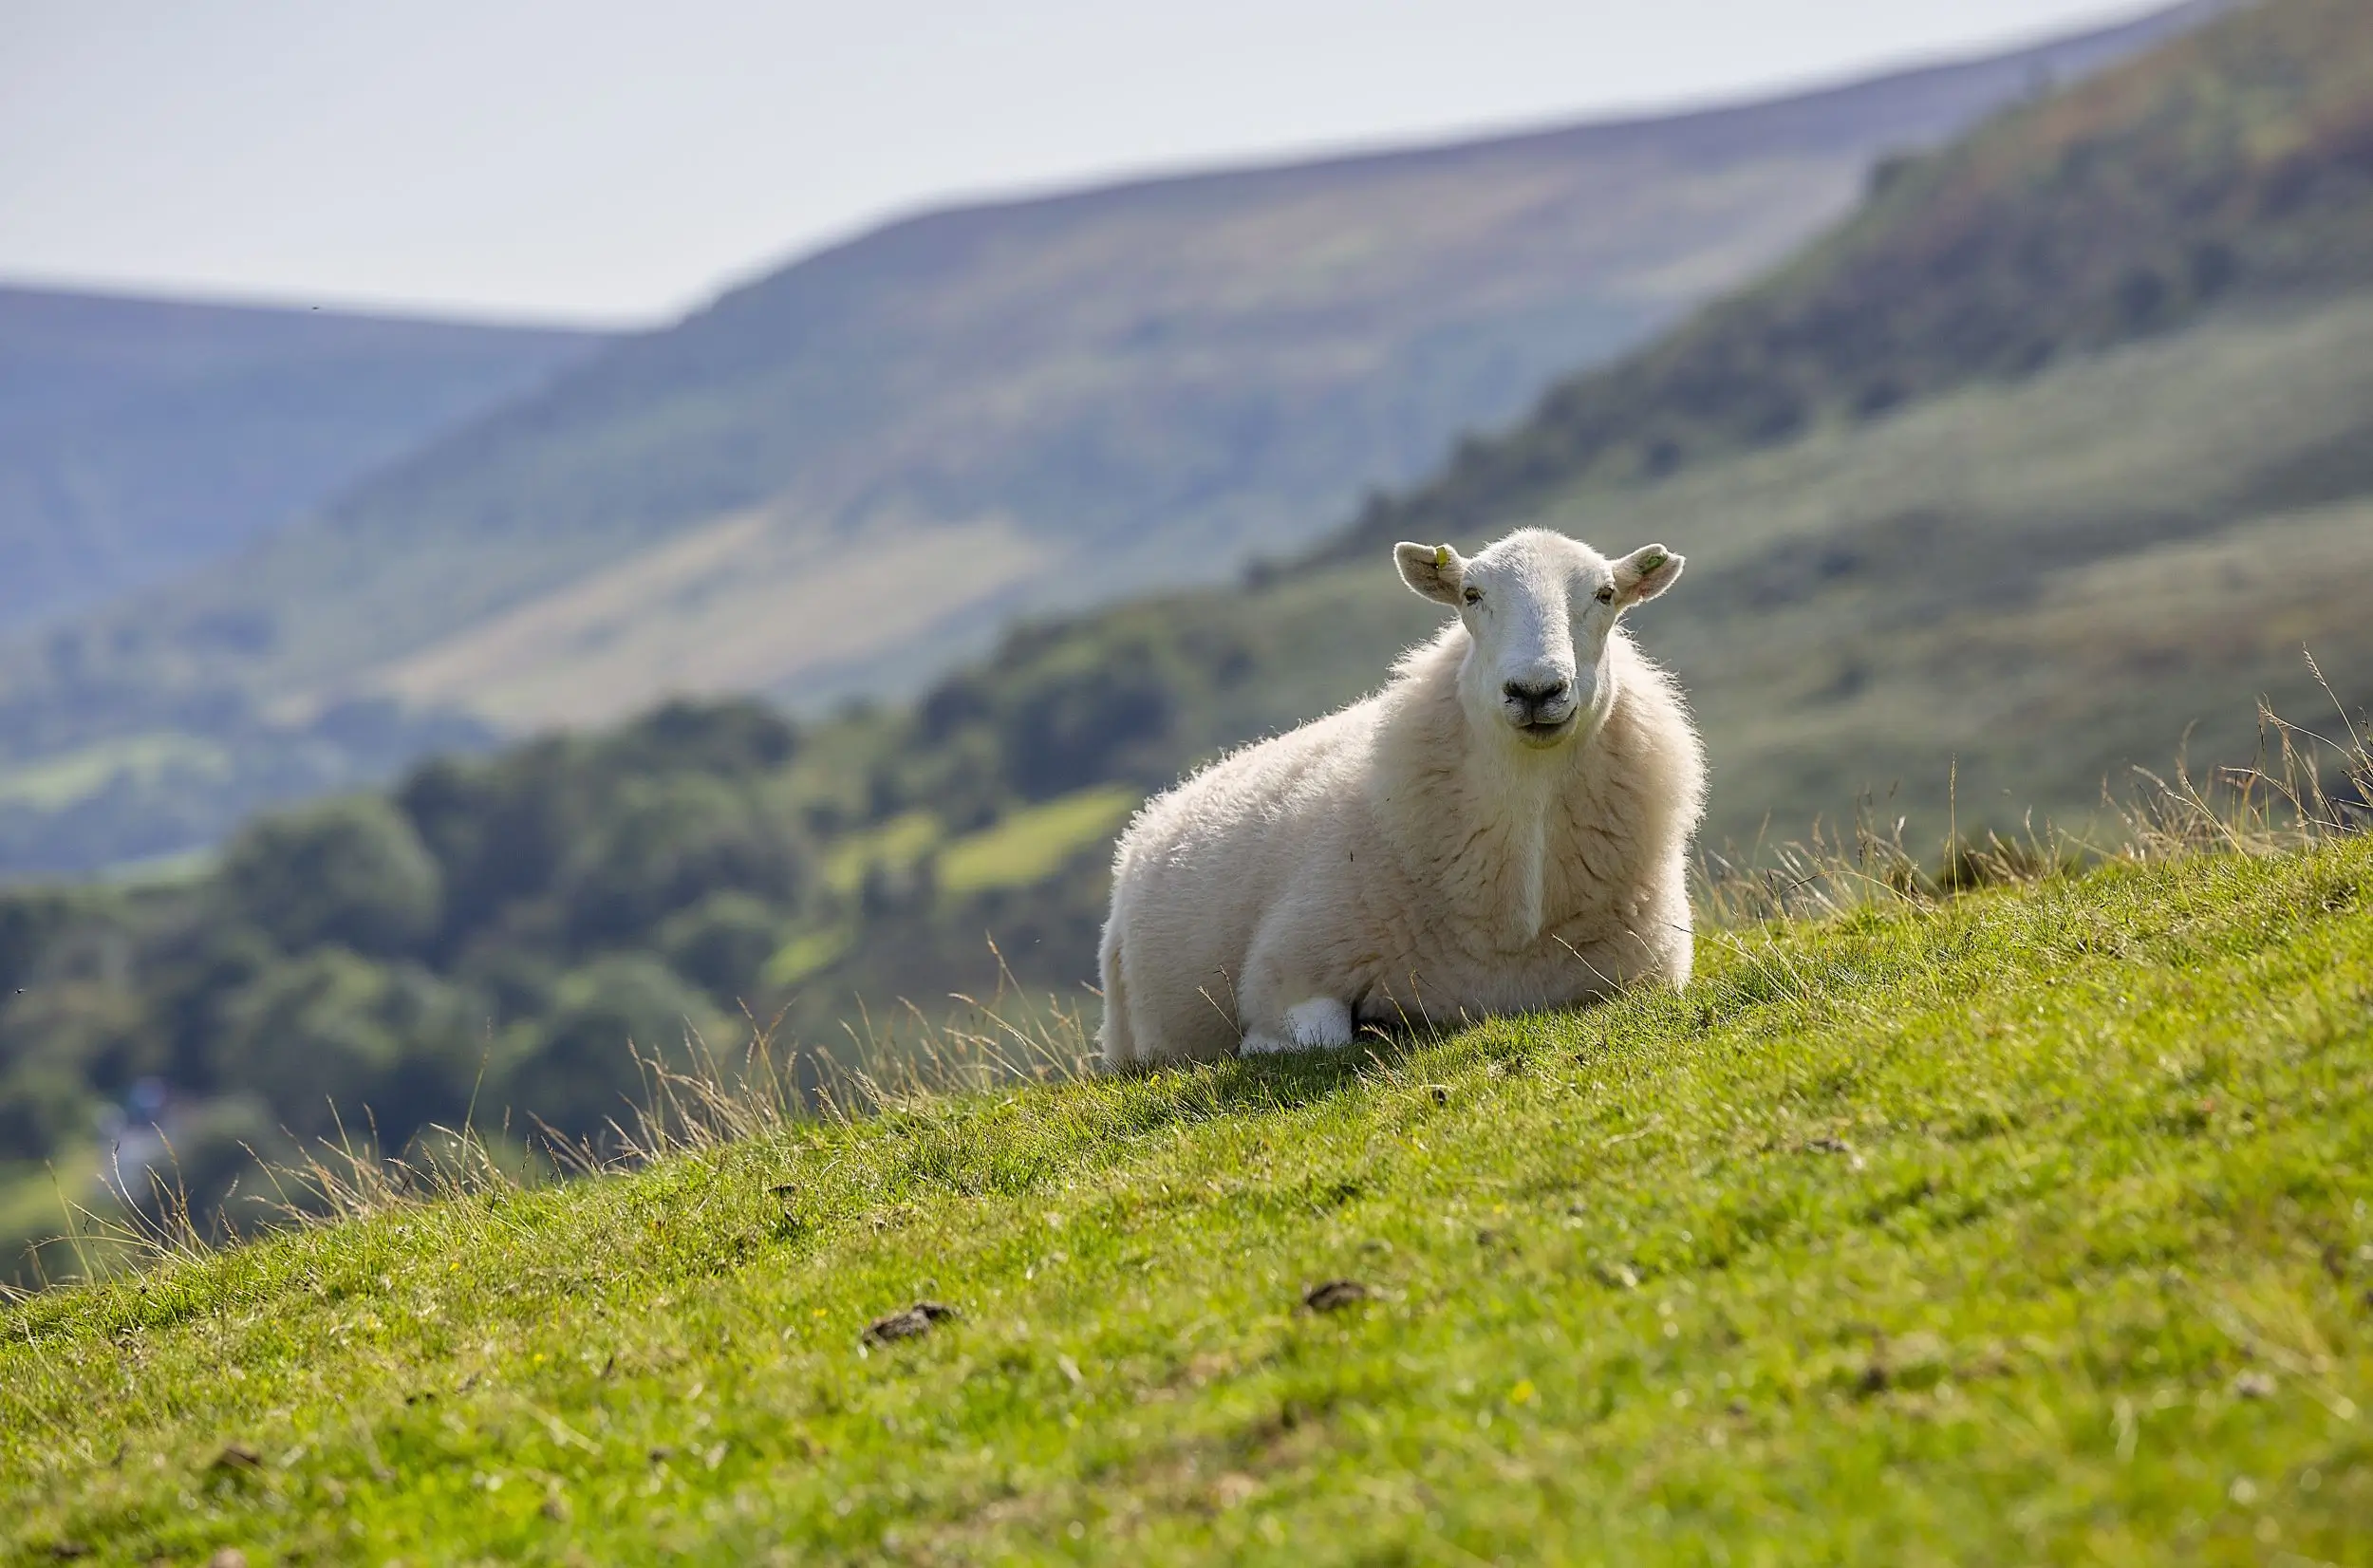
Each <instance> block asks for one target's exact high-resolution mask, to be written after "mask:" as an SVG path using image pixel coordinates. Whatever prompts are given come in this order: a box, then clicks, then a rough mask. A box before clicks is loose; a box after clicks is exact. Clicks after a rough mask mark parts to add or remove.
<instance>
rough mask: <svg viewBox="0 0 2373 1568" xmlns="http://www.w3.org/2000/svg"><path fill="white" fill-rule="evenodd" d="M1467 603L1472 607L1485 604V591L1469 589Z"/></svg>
mask: <svg viewBox="0 0 2373 1568" xmlns="http://www.w3.org/2000/svg"><path fill="white" fill-rule="evenodd" d="M1467 603H1468V604H1470V605H1480V604H1482V603H1483V589H1481V588H1468V589H1467Z"/></svg>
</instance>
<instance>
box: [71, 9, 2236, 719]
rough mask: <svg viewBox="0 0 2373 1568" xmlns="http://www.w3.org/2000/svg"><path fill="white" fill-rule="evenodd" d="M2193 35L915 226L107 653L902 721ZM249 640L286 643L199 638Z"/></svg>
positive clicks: (428, 691) (308, 689)
mask: <svg viewBox="0 0 2373 1568" xmlns="http://www.w3.org/2000/svg"><path fill="white" fill-rule="evenodd" d="M2196 13H2197V8H2192V9H2184V10H2180V11H2177V12H2173V13H2169V14H2167V15H2163V16H2158V17H2154V18H2151V19H2149V20H2146V21H2144V22H2141V23H2137V24H2134V25H2131V26H2129V27H2126V28H2119V29H2115V30H2112V31H2109V32H2105V33H2102V34H2098V35H2094V36H2089V37H2086V38H2083V39H2078V40H2074V41H2071V42H2068V43H2065V44H2059V45H2053V46H2050V47H2044V48H2039V49H2035V50H2030V51H2025V52H2022V53H2018V54H2014V55H2009V56H2006V57H2002V58H1998V59H1991V60H1985V61H1980V62H1976V63H1972V64H1969V65H1953V66H1947V67H1942V68H1938V69H1933V70H1924V71H1917V72H1911V73H1906V74H1902V75H1898V76H1894V77H1887V78H1882V79H1879V80H1878V81H1874V82H1869V83H1865V84H1858V85H1854V86H1849V87H1843V88H1840V89H1836V90H1833V91H1828V92H1822V93H1817V94H1813V95H1809V96H1805V97H1801V98H1792V99H1786V100H1781V101H1777V102H1773V103H1760V104H1752V105H1748V106H1746V107H1741V108H1734V109H1725V110H1720V111H1714V112H1709V113H1700V114H1691V115H1683V116H1679V117H1675V118H1672V119H1665V120H1656V121H1639V122H1630V123H1619V124H1609V125H1588V126H1581V127H1578V128H1573V129H1560V130H1556V131H1550V132H1545V133H1540V134H1535V135H1529V136H1523V137H1515V138H1507V139H1502V140H1491V141H1482V142H1474V143H1468V144H1463V145H1455V146H1448V147H1441V148H1431V149H1426V150H1421V151H1414V152H1404V153H1392V154H1385V155H1378V156H1369V157H1360V158H1353V159H1339V160H1334V161H1328V162H1320V163H1311V164H1301V165H1293V166H1286V167H1280V168H1273V169H1265V170H1252V171H1243V172H1231V173H1224V174H1215V175H1208V176H1197V177H1185V178H1174V179H1164V180H1157V181H1152V182H1145V183H1137V184H1130V185H1122V186H1116V187H1112V188H1110V189H1103V190H1093V191H1087V192H1083V193H1079V194H1075V195H1070V196H1056V197H1052V198H1046V199H1039V200H1032V201H1023V202H1015V203H1006V204H1000V205H994V206H982V207H974V208H965V209H958V210H951V211H946V212H940V213H932V214H926V215H922V216H919V217H915V218H912V219H909V220H906V221H904V222H900V223H895V224H892V225H890V226H888V227H887V228H884V229H882V230H879V231H877V232H875V233H870V234H868V235H865V236H862V237H860V238H858V239H856V240H854V241H852V242H850V243H849V244H847V245H844V246H840V247H837V248H835V249H832V250H830V251H827V252H823V253H820V254H817V255H815V256H813V257H810V258H807V259H805V260H802V261H800V262H798V263H796V264H795V265H793V266H791V267H788V268H785V269H783V270H782V271H777V272H774V273H771V274H769V275H768V276H765V277H763V278H760V279H758V280H757V281H756V282H754V283H751V284H749V285H747V286H745V287H742V288H740V289H735V290H734V291H732V292H731V293H729V294H727V295H725V296H724V297H723V298H721V299H719V301H718V302H717V303H716V304H715V305H714V306H712V307H710V308H707V309H705V310H702V311H701V312H700V313H698V314H696V315H694V316H693V317H691V318H690V319H688V320H686V321H684V322H682V323H681V324H679V325H678V326H676V327H672V328H670V329H668V330H666V331H663V332H659V333H655V334H652V335H650V336H647V337H645V338H642V339H640V340H637V341H635V342H633V343H630V344H626V345H622V346H620V347H619V348H617V349H615V350H614V351H612V352H610V353H608V354H607V355H605V356H603V357H602V358H601V359H599V360H598V361H596V362H595V363H593V364H589V365H587V366H586V367H584V368H583V369H582V370H580V371H579V372H578V373H576V374H575V375H573V376H571V377H570V378H567V379H566V380H564V381H563V382H561V383H558V384H557V385H555V386H553V387H552V388H551V390H550V391H549V392H547V393H545V394H543V395H541V396H538V397H535V398H533V399H529V400H526V401H522V402H521V403H519V404H518V405H517V406H515V407H513V408H511V409H508V410H506V411H505V412H503V413H502V414H500V415H499V416H496V417H494V418H491V419H489V420H484V421H482V422H480V423H479V424H477V425H476V426H475V427H473V428H472V429H470V430H468V431H466V432H463V433H461V434H459V435H457V436H456V437H455V438H453V439H450V440H448V441H445V442H442V443H439V445H437V446H435V447H433V448H431V449H429V450H427V451H424V452H421V453H420V454H417V455H415V456H414V457H411V458H410V459H408V460H407V461H406V462H404V463H403V464H402V465H400V466H398V467H397V468H396V469H394V470H392V471H390V472H389V473H387V474H385V475H384V476H381V477H380V478H379V479H377V480H376V481H375V482H373V483H371V484H369V485H366V486H364V487H362V488H360V489H358V490H356V491H355V492H353V493H352V494H350V495H347V496H346V497H345V498H344V499H343V500H342V501H341V502H340V503H339V504H338V505H337V506H336V507H335V508H333V509H332V510H331V511H330V512H329V513H327V514H326V515H325V516H324V517H323V518H322V519H320V521H319V522H318V523H317V524H316V525H314V526H310V527H308V528H304V529H300V530H297V531H294V532H290V533H289V534H287V535H285V536H283V537H281V538H279V539H277V540H275V541H274V542H273V544H272V545H271V548H269V549H267V550H264V551H260V552H258V553H257V554H255V555H254V556H252V558H250V559H247V560H243V561H242V562H240V563H239V564H238V565H237V566H236V567H235V568H234V569H226V570H224V571H220V572H217V573H215V574H212V575H210V576H206V577H203V578H200V579H197V580H194V581H191V582H188V583H183V584H178V585H177V586H176V588H175V589H174V592H173V594H172V596H171V598H170V599H169V600H164V599H159V600H155V601H149V602H144V603H141V604H140V605H138V606H137V607H131V608H128V609H126V610H124V611H123V612H121V614H119V615H117V616H114V617H112V618H105V617H103V618H101V619H99V620H96V621H93V622H92V623H90V624H89V625H88V626H87V628H86V635H87V638H88V641H89V643H90V644H91V645H92V647H93V648H94V649H95V650H106V649H113V648H116V647H117V646H119V645H120V644H123V643H124V640H125V638H128V639H129V651H128V652H127V653H126V654H125V655H124V657H126V658H128V659H130V660H131V661H133V662H134V663H140V665H141V666H142V667H145V668H149V669H153V670H157V671H160V672H163V673H165V674H167V675H169V676H170V677H171V678H173V679H201V678H202V679H219V680H223V681H233V682H235V683H239V684H241V685H243V686H246V687H249V688H251V689H256V690H260V691H263V692H265V693H267V694H268V695H270V696H271V697H272V698H275V699H280V700H289V701H292V702H293V701H318V700H323V699H325V698H328V697H334V696H339V695H347V694H352V693H355V692H358V691H359V692H379V693H391V694H395V695H400V696H402V697H404V698H406V699H409V700H416V701H424V702H449V703H458V704H460V705H463V706H466V707H468V708H470V709H472V710H473V711H475V712H477V713H479V714H480V715H483V716H491V717H493V718H495V719H499V720H502V721H504V722H506V723H510V724H514V725H521V726H532V725H534V724H537V723H543V722H551V721H554V720H572V721H582V720H589V719H604V718H613V717H617V716H620V715H622V714H624V713H626V712H628V711H631V710H632V709H633V708H636V707H639V706H641V705H644V704H645V703H647V702H649V701H651V700H655V699H656V698H658V697H659V696H661V695H663V694H665V693H667V692H670V691H696V692H697V691H719V690H745V691H746V690H764V689H774V690H781V691H787V692H795V693H796V694H797V695H798V696H800V697H801V698H802V699H803V700H806V701H808V702H811V703H817V702H821V701H822V700H826V699H828V698H830V697H831V696H832V695H835V694H836V693H839V692H845V691H863V692H866V693H869V694H877V695H878V694H881V693H883V692H885V691H890V690H896V689H899V688H901V687H910V686H911V685H912V684H913V683H915V682H917V681H921V680H923V679H925V678H927V677H928V675H930V674H931V673H934V672H935V671H936V670H937V669H938V668H940V667H944V664H945V663H947V662H948V661H949V660H950V659H951V658H952V657H953V656H954V655H955V654H956V653H958V652H960V651H963V650H965V649H968V648H972V647H976V646H979V645H980V644H981V643H983V642H984V641H985V639H986V638H987V636H988V635H989V634H990V632H991V630H992V629H993V628H994V627H995V625H997V624H998V623H999V621H1000V620H1001V619H1002V618H1003V617H1004V616H1005V615H1007V614H1008V613H1010V612H1011V611H1012V610H1014V609H1015V608H1017V607H1039V608H1046V607H1065V606H1077V605H1080V604H1084V603H1088V602H1093V601H1095V600H1099V599H1105V598H1110V597H1112V596H1115V595H1117V594H1120V593H1123V592H1126V591H1129V590H1131V589H1134V588H1142V587H1144V586H1146V585H1149V584H1153V583H1173V584H1174V583H1177V582H1179V581H1181V580H1210V579H1213V578H1216V577H1222V576H1224V575H1225V574H1227V573H1228V572H1229V571H1231V570H1233V569H1236V568H1237V567H1238V566H1240V565H1241V564H1242V563H1243V561H1244V560H1245V559H1246V558H1247V557H1248V556H1250V555H1252V554H1254V553H1272V554H1274V553H1278V552H1281V551H1291V550H1294V549H1297V548H1299V547H1300V546H1302V545H1304V544H1306V543H1308V542H1309V541H1311V540H1313V539H1314V538H1316V537H1317V535H1318V533H1319V532H1321V531H1322V530H1324V529H1326V528H1328V527H1331V526H1334V525H1335V524H1336V523H1338V522H1339V521H1340V519H1341V518H1342V517H1344V516H1345V515H1347V514H1348V513H1349V512H1350V511H1351V510H1352V506H1353V503H1354V501H1355V498H1356V496H1357V495H1358V494H1359V491H1360V488H1361V487H1363V486H1368V485H1375V484H1395V483H1400V482H1404V481H1406V480H1409V479H1411V478H1414V477H1415V476H1417V475H1418V474H1419V473H1421V472H1422V470H1423V468H1424V466H1425V465H1427V464H1429V463H1430V462H1432V461H1433V460H1434V458H1435V457H1436V455H1437V453H1438V452H1439V451H1440V450H1441V448H1442V447H1443V446H1444V445H1445V444H1447V443H1448V440H1449V439H1451V438H1452V437H1454V436H1455V435H1457V434H1458V433H1459V432H1460V431H1462V430H1466V429H1470V428H1475V427H1478V426H1485V425H1490V424H1495V423H1497V422H1499V421H1500V420H1504V419H1507V418H1509V417H1512V416H1513V415H1515V414H1516V413H1517V412H1518V411H1519V410H1520V409H1521V408H1522V407H1523V405H1524V404H1525V402H1526V401H1529V400H1530V399H1531V398H1533V397H1534V396H1536V395H1537V394H1538V392H1539V390H1540V388H1541V387H1542V385H1544V384H1545V383H1547V382H1548V380H1549V379H1550V378H1551V377H1553V376H1555V375H1557V374H1559V373H1560V372H1561V371H1565V370H1568V369H1571V368H1572V367H1573V366H1575V365H1577V364H1586V363H1595V362H1598V361H1600V360H1603V359H1605V358H1606V357H1608V356H1609V355H1611V354H1612V353H1614V352H1616V350H1618V349H1620V348H1623V347H1627V346H1629V345H1632V344H1634V343H1635V342H1636V341H1638V340H1639V339H1640V338H1641V337H1643V336H1644V335H1646V334H1647V333H1648V332H1649V331H1650V330H1651V329H1652V328H1654V327H1657V326H1659V325H1661V324H1662V323H1664V322H1666V321H1668V320H1670V319H1671V318H1672V316H1673V315H1674V314H1675V313H1677V312H1678V311H1680V310H1682V309H1684V308H1687V307H1689V306H1691V305H1693V304H1695V303H1696V302H1698V301H1700V300H1702V299H1704V298H1705V297H1707V296H1708V295H1709V294H1710V293H1711V292H1713V291H1715V290H1718V289H1723V288H1726V287H1728V286H1730V285H1732V284H1735V283H1736V282H1738V281H1740V280H1742V279H1744V278H1746V277H1747V276H1750V275H1752V274H1753V273H1754V272H1755V271H1757V270H1759V269H1760V268H1761V267H1763V266H1764V265H1766V264H1767V263H1768V262H1769V261H1770V260H1771V259H1772V258H1774V257H1776V256H1778V255H1780V254H1782V253H1784V252H1785V251H1787V250H1788V249H1789V248H1790V247H1792V246H1793V245H1795V244H1797V243H1799V242H1800V241H1801V240H1802V239H1803V237H1804V236H1805V235H1807V234H1808V233H1812V232H1813V231H1814V230H1816V229H1818V228H1819V227H1820V226H1821V225H1822V224H1823V223H1825V222H1827V221H1829V220H1830V219H1831V218H1832V217H1834V216H1835V215H1837V214H1839V213H1840V212H1841V211H1843V210H1844V209H1845V208H1846V207H1847V206H1848V205H1849V204H1850V203H1851V202H1852V200H1853V199H1854V196H1855V195H1856V193H1857V192H1858V191H1859V189H1860V187H1861V184H1862V181H1863V179H1864V177H1865V175H1866V173H1867V171H1868V168H1869V166H1870V164H1871V162H1872V161H1873V159H1876V158H1878V156H1879V155H1880V154H1882V153H1888V152H1893V151H1897V150H1900V149H1902V148H1905V147H1908V146H1915V145H1925V144H1928V143H1931V142H1934V141H1935V140H1940V139H1942V138H1945V137H1947V136H1950V135H1952V134H1953V133H1955V132H1957V131H1958V130H1960V129H1961V128H1962V127H1964V126H1966V125H1967V124H1968V123H1970V122H1971V121H1973V120H1974V119H1976V118H1978V117H1979V116H1981V115H1983V114H1984V113H1986V112H1987V111H1989V110H1990V109H1992V108H1994V107H1995V106H1997V105H1999V104H2001V103H2004V102H2006V101H2008V100H2010V99H2012V98H2015V97H2017V96H2018V95H2019V94H2021V93H2023V92H2027V91H2029V90H2031V89H2032V88H2033V86H2034V84H2036V83H2037V82H2038V81H2039V80H2043V79H2046V78H2050V77H2054V76H2064V75H2072V74H2076V73H2080V72H2082V71H2083V70H2086V69H2089V68H2092V67H2093V66H2095V65H2099V64H2100V63H2102V61H2104V60H2108V59H2113V58H2118V57H2120V56H2121V55H2123V54H2125V53H2128V52H2131V51H2132V50H2134V49H2137V48H2139V47H2143V46H2144V45H2145V44H2146V43H2147V42H2149V41H2151V40H2153V39H2156V38H2158V37H2159V36H2163V35H2164V34H2165V33H2167V32H2168V31H2171V30H2174V29H2175V28H2178V27H2180V26H2182V25H2184V23H2185V22H2187V21H2188V20H2190V19H2191V18H2192V17H2193V16H2195V14H2196ZM820 555H829V556H830V557H831V559H832V560H833V562H834V564H833V566H832V568H831V586H830V588H829V590H825V591H819V588H820V585H819V584H818V583H817V582H815V581H814V575H815V572H816V566H815V563H816V562H817V560H818V558H819V556H820ZM224 616H235V617H240V618H246V619H252V620H253V621H255V622H257V623H258V624H259V625H267V626H269V628H270V637H269V640H268V645H267V646H263V647H261V648H243V649H233V648H225V647H223V646H221V645H220V644H219V642H209V641H208V640H206V639H204V638H203V637H200V636H197V635H195V633H196V628H198V627H200V626H202V625H206V624H209V623H210V622H212V621H214V620H217V619H219V618H221V617H224ZM119 633H122V634H123V636H121V637H120V636H119V635H118V634H119Z"/></svg>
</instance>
